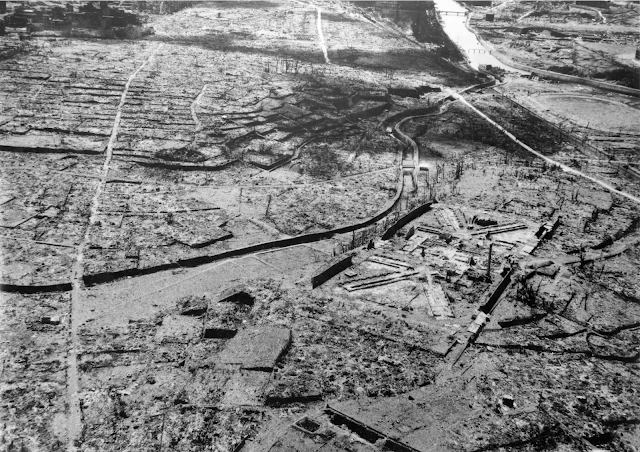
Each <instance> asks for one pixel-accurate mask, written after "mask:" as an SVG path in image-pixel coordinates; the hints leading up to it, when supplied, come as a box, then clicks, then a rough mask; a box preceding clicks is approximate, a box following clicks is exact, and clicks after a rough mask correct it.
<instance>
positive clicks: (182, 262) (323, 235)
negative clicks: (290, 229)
mask: <svg viewBox="0 0 640 452" xmlns="http://www.w3.org/2000/svg"><path fill="white" fill-rule="evenodd" d="M403 187H404V178H403V177H402V175H401V174H400V175H399V178H398V187H397V189H396V195H395V196H394V197H393V199H392V200H391V201H390V202H389V204H388V205H387V206H385V207H384V208H383V209H381V210H380V211H378V213H376V214H375V215H374V216H373V217H370V218H368V219H366V220H364V221H361V222H359V223H355V224H351V225H348V226H343V227H339V228H335V229H332V230H329V231H323V232H315V233H312V234H304V235H299V236H296V237H289V238H286V239H279V240H271V241H268V242H261V243H256V244H255V245H249V246H246V247H242V248H236V249H233V250H228V251H224V252H222V253H218V254H212V255H205V256H198V257H192V258H187V259H179V260H177V261H174V262H168V263H165V264H160V265H154V266H150V267H147V268H130V269H125V270H121V271H113V272H103V273H94V274H90V275H84V276H83V280H84V282H85V284H86V285H93V284H100V283H105V282H108V281H113V280H114V279H118V278H123V277H125V276H138V275H145V274H150V273H156V272H159V271H163V270H169V269H172V268H180V267H196V266H198V265H202V264H208V263H210V262H214V261H218V260H222V259H228V258H231V257H238V256H243V255H245V254H252V253H256V252H258V251H265V250H269V249H274V248H284V247H287V246H293V245H301V244H303V243H311V242H317V241H320V240H326V239H330V238H331V237H333V236H334V235H336V234H345V233H348V232H353V231H357V230H358V229H362V228H365V227H367V226H370V225H372V224H374V223H376V222H377V221H379V220H381V219H382V218H384V217H385V216H387V215H388V214H389V212H391V211H392V210H393V209H394V208H395V207H396V205H397V204H398V201H399V200H400V197H401V196H402V189H403Z"/></svg>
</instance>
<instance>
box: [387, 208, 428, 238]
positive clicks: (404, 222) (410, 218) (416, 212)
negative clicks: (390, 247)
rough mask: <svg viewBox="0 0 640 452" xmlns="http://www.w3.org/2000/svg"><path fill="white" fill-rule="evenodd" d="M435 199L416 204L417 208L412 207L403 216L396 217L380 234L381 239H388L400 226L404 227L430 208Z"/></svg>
mask: <svg viewBox="0 0 640 452" xmlns="http://www.w3.org/2000/svg"><path fill="white" fill-rule="evenodd" d="M435 202H436V201H429V202H428V203H425V204H422V205H421V206H418V207H417V208H415V209H413V210H412V211H411V212H409V213H408V214H406V215H404V216H403V217H401V218H400V219H398V221H396V222H395V223H394V224H393V225H392V226H391V227H390V228H389V229H387V231H386V232H385V233H384V234H383V235H382V240H389V239H390V238H391V237H393V236H394V235H395V234H396V232H398V230H400V229H401V228H402V227H404V226H405V225H407V224H408V223H410V222H411V221H413V220H415V219H416V218H418V217H419V216H421V215H423V214H425V213H426V212H428V211H429V210H431V205H432V204H434V203H435Z"/></svg>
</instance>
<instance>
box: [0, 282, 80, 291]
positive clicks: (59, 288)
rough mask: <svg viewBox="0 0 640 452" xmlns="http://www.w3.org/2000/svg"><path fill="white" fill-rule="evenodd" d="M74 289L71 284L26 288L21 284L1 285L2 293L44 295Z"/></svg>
mask: <svg viewBox="0 0 640 452" xmlns="http://www.w3.org/2000/svg"><path fill="white" fill-rule="evenodd" d="M72 288H73V286H72V284H71V283H70V282H63V283H58V284H44V285H41V286H25V285H21V284H0V292H14V293H44V292H68V291H70V290H71V289H72Z"/></svg>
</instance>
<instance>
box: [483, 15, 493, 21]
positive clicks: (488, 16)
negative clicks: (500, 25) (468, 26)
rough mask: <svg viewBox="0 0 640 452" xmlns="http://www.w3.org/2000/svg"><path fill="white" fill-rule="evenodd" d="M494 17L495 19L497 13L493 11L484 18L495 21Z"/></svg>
mask: <svg viewBox="0 0 640 452" xmlns="http://www.w3.org/2000/svg"><path fill="white" fill-rule="evenodd" d="M494 19H495V14H493V13H487V14H486V15H485V16H484V20H486V21H487V22H493V21H494Z"/></svg>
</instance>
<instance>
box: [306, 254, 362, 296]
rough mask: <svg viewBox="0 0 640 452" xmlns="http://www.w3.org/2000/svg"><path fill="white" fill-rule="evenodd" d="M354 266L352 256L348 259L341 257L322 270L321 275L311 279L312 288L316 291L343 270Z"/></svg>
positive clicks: (347, 257)
mask: <svg viewBox="0 0 640 452" xmlns="http://www.w3.org/2000/svg"><path fill="white" fill-rule="evenodd" d="M352 264H353V255H352V254H349V255H348V256H346V257H344V256H340V257H339V258H337V259H334V260H333V261H332V262H331V263H330V264H329V265H328V266H327V267H325V268H324V269H322V271H320V273H318V274H317V275H315V276H312V277H311V287H313V288H314V289H315V288H316V287H318V286H320V285H322V284H324V283H325V282H327V281H328V280H330V279H331V278H333V277H334V276H335V275H337V274H338V273H340V272H341V271H342V270H344V269H346V268H349V267H351V265H352Z"/></svg>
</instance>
